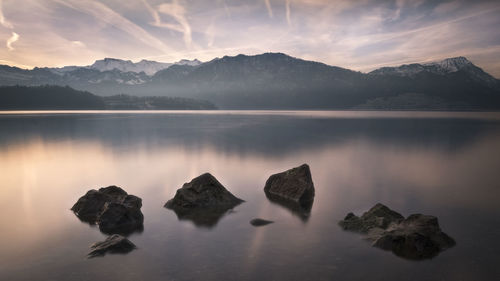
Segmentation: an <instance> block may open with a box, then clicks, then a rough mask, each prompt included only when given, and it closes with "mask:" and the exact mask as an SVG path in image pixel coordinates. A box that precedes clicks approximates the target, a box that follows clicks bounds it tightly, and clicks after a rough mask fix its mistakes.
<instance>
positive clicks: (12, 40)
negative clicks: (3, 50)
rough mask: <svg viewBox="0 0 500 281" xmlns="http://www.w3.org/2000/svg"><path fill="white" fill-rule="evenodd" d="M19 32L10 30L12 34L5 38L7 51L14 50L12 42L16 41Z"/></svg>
mask: <svg viewBox="0 0 500 281" xmlns="http://www.w3.org/2000/svg"><path fill="white" fill-rule="evenodd" d="M19 37H20V36H19V34H17V33H15V32H12V36H11V37H10V38H9V39H7V44H6V45H7V49H9V51H14V50H15V49H14V47H12V44H14V42H16V41H17V40H19Z"/></svg>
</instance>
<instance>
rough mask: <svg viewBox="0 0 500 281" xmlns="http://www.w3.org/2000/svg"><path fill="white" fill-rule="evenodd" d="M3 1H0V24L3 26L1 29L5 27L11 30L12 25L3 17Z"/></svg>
mask: <svg viewBox="0 0 500 281" xmlns="http://www.w3.org/2000/svg"><path fill="white" fill-rule="evenodd" d="M2 2H3V1H2V0H0V24H1V25H2V26H3V27H6V28H12V24H11V23H10V22H8V21H7V19H5V16H4V15H3V8H2V7H3V3H2Z"/></svg>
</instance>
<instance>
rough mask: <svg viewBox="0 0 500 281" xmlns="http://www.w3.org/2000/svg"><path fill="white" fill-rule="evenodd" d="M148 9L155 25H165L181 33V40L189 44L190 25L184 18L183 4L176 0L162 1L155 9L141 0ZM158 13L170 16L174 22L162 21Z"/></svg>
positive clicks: (190, 39) (145, 0) (190, 38)
mask: <svg viewBox="0 0 500 281" xmlns="http://www.w3.org/2000/svg"><path fill="white" fill-rule="evenodd" d="M142 1H143V3H144V4H145V6H146V7H147V9H148V11H149V12H150V13H151V15H152V16H153V19H154V22H153V25H154V26H157V27H165V28H168V29H171V30H174V31H177V32H180V33H182V34H183V40H184V43H185V44H186V46H190V45H191V42H192V41H193V39H192V37H191V25H190V24H189V22H188V20H187V19H186V9H185V8H184V6H182V5H181V4H179V2H178V1H177V0H173V1H172V3H164V4H160V5H158V6H157V9H154V8H153V7H151V5H149V3H148V2H147V0H142ZM160 14H164V15H168V16H170V17H172V18H173V19H174V20H175V21H176V22H175V23H169V22H163V21H162V20H161V16H160Z"/></svg>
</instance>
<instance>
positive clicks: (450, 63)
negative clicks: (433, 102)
mask: <svg viewBox="0 0 500 281" xmlns="http://www.w3.org/2000/svg"><path fill="white" fill-rule="evenodd" d="M458 71H466V72H468V73H469V74H471V77H472V78H474V79H477V80H478V81H483V82H486V83H490V84H494V83H498V80H497V79H496V78H495V77H493V76H491V75H490V74H488V73H486V72H485V71H484V70H482V69H481V68H479V67H477V66H475V65H474V64H473V63H472V62H470V61H469V60H468V59H467V58H465V57H455V58H447V59H444V60H442V61H436V62H430V63H425V64H418V63H414V64H405V65H401V66H397V67H382V68H379V69H376V70H373V71H372V72H370V73H369V74H372V75H395V76H401V77H414V76H415V75H417V74H419V73H422V72H428V73H433V74H437V75H446V74H450V73H454V72H458Z"/></svg>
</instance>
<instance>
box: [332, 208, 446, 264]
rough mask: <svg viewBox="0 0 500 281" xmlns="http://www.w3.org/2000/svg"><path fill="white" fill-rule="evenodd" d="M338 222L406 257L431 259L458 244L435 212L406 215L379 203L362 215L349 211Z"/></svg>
mask: <svg viewBox="0 0 500 281" xmlns="http://www.w3.org/2000/svg"><path fill="white" fill-rule="evenodd" d="M339 225H340V226H341V227H342V228H343V229H345V230H350V231H356V232H361V233H364V234H367V237H366V239H367V240H369V241H372V245H373V246H374V247H377V248H380V249H383V250H388V251H392V252H393V253H394V254H396V255H397V256H400V257H403V258H407V259H417V260H419V259H428V258H432V257H434V256H436V255H437V254H439V252H441V251H443V250H446V249H448V248H450V247H453V246H454V245H455V241H454V240H453V239H452V238H451V237H450V236H448V235H447V234H446V233H444V232H442V231H441V228H440V227H439V223H438V219H437V218H436V217H434V216H428V215H422V214H413V215H410V216H409V217H408V218H406V219H405V218H404V217H403V216H402V215H401V214H399V213H397V212H395V211H393V210H391V209H389V208H388V207H386V206H384V205H382V204H377V205H375V206H374V207H373V208H371V209H370V210H369V211H368V212H365V213H364V214H363V215H362V216H361V217H357V216H356V215H354V214H353V213H349V214H347V216H346V217H345V218H344V220H342V221H340V222H339Z"/></svg>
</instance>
